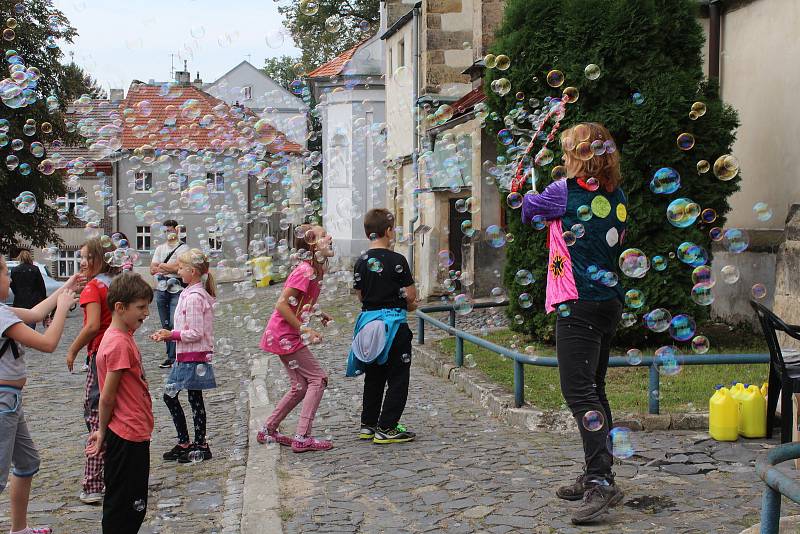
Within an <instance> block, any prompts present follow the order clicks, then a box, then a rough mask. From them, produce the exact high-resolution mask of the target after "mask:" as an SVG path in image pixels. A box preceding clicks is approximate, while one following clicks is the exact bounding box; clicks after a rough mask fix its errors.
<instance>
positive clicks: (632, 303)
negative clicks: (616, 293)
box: [625, 289, 645, 310]
mask: <svg viewBox="0 0 800 534" xmlns="http://www.w3.org/2000/svg"><path fill="white" fill-rule="evenodd" d="M644 302H645V296H644V293H642V292H641V291H639V290H638V289H629V290H628V291H626V292H625V305H626V306H628V307H629V308H633V309H635V310H638V309H639V308H641V307H642V306H644Z"/></svg>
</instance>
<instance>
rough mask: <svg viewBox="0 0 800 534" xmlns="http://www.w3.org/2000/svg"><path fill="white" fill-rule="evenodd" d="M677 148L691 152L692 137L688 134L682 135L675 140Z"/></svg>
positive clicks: (692, 146) (692, 145)
mask: <svg viewBox="0 0 800 534" xmlns="http://www.w3.org/2000/svg"><path fill="white" fill-rule="evenodd" d="M676 142H677V144H678V148H680V149H681V150H691V149H692V148H694V136H693V135H692V134H690V133H682V134H680V135H679V136H678V139H677V141H676Z"/></svg>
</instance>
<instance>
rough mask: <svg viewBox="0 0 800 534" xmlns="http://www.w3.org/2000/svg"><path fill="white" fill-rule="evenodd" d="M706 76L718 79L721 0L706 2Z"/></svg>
mask: <svg viewBox="0 0 800 534" xmlns="http://www.w3.org/2000/svg"><path fill="white" fill-rule="evenodd" d="M708 17H709V30H708V77H709V78H713V79H715V80H717V81H719V50H720V30H721V27H722V0H710V2H709V3H708Z"/></svg>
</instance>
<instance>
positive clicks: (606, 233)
mask: <svg viewBox="0 0 800 534" xmlns="http://www.w3.org/2000/svg"><path fill="white" fill-rule="evenodd" d="M626 202H627V199H626V197H625V193H624V192H623V191H622V189H620V188H617V189H615V190H614V191H611V192H608V191H606V190H605V189H604V188H602V187H601V188H599V189H597V190H596V191H592V190H591V188H589V187H588V186H587V185H586V182H584V181H583V179H581V178H578V179H568V180H558V181H556V182H553V183H552V184H550V185H549V186H547V187H546V188H545V190H544V191H542V192H541V193H540V194H533V193H528V194H526V195H525V197H524V201H523V204H522V222H523V223H524V224H531V223H533V224H546V225H547V227H548V239H547V242H548V246H549V249H550V255H549V260H548V268H547V298H546V300H545V310H546V311H547V312H548V313H549V312H552V311H553V310H555V307H556V306H557V305H558V304H560V303H562V302H566V301H568V300H577V299H581V300H593V301H603V300H611V299H614V298H617V299H620V300H623V298H624V297H623V290H622V288H621V287H620V285H619V283H615V280H616V279H617V276H618V274H617V273H618V272H619V267H618V262H619V256H620V254H621V252H622V241H623V239H624V238H625V229H626V221H627V220H628V210H627V208H626ZM576 225H581V226H582V228H581V227H580V226H576ZM581 230H583V235H582V236H580V237H579V235H580V234H581V233H582V232H581ZM569 232H571V234H570V233H569ZM573 236H575V238H574V239H573ZM573 241H574V243H573ZM570 243H571V244H570ZM604 273H608V274H606V275H605V276H603V274H604Z"/></svg>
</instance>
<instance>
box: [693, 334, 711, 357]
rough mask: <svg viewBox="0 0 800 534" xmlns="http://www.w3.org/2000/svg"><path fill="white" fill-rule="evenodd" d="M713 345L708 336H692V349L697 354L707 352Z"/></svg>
mask: <svg viewBox="0 0 800 534" xmlns="http://www.w3.org/2000/svg"><path fill="white" fill-rule="evenodd" d="M710 347H711V343H710V342H709V341H708V338H707V337H706V336H695V337H693V338H692V351H694V353H695V354H705V353H706V352H708V349H709V348H710Z"/></svg>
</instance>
